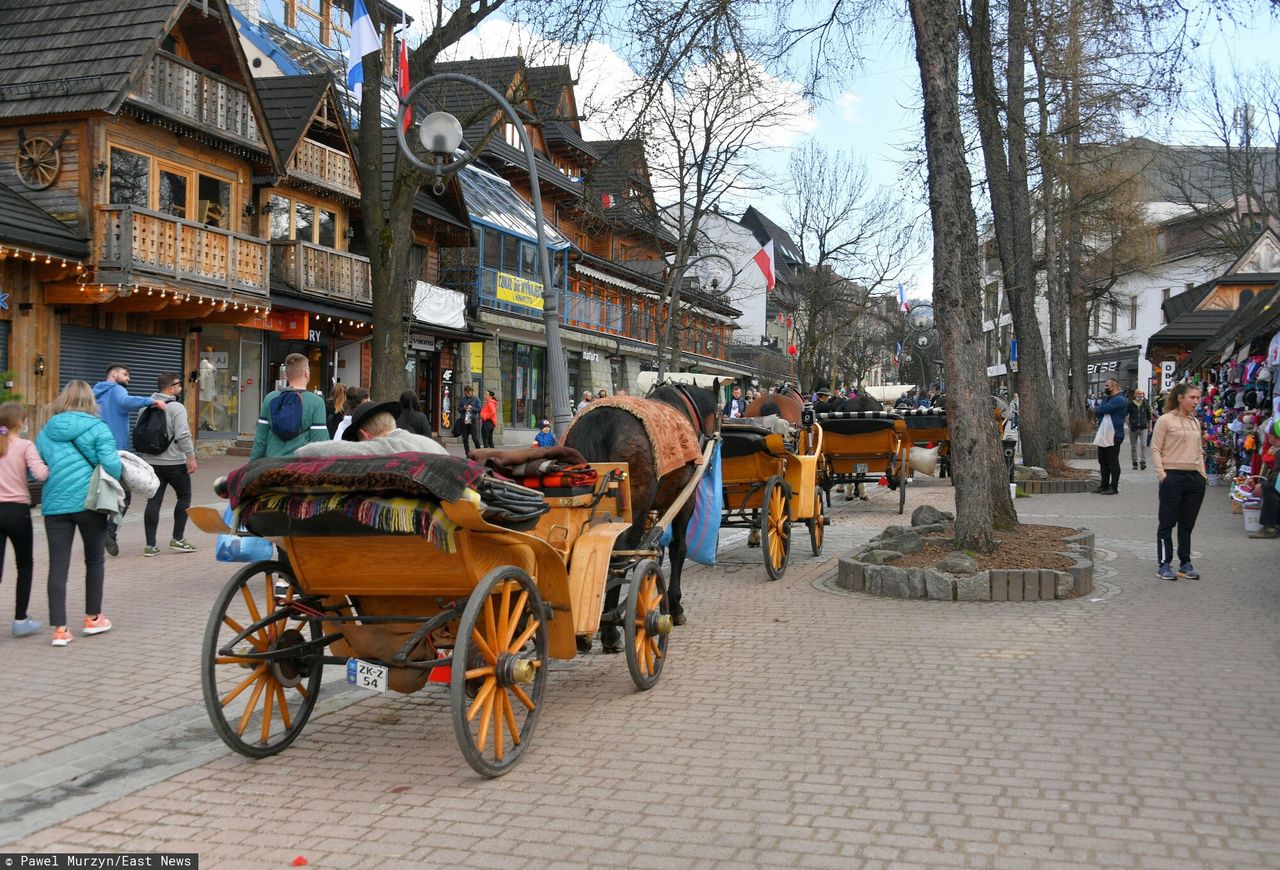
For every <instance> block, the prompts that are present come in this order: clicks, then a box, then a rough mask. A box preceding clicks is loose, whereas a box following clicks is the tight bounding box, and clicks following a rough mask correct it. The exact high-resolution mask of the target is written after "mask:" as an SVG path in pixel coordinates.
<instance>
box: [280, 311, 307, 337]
mask: <svg viewBox="0 0 1280 870" xmlns="http://www.w3.org/2000/svg"><path fill="white" fill-rule="evenodd" d="M271 313H272V314H275V313H276V312H274V311H273V312H271ZM280 314H281V317H283V318H284V329H282V330H280V337H281V338H283V339H289V340H292V341H308V340H309V339H310V332H311V329H310V327H311V315H310V314H308V313H307V312H305V311H284V312H281V313H280Z"/></svg>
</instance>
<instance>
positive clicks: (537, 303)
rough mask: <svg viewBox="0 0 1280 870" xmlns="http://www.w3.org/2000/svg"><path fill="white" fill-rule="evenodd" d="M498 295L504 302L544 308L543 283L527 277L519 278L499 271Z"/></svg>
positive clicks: (539, 308)
mask: <svg viewBox="0 0 1280 870" xmlns="http://www.w3.org/2000/svg"><path fill="white" fill-rule="evenodd" d="M497 296H498V298H499V299H501V300H502V301H503V302H510V303H512V304H513V305H523V306H524V307H525V308H536V309H538V310H539V311H541V310H542V285H541V284H539V283H538V282H537V281H530V280H528V279H527V278H517V277H516V276H515V275H508V274H507V273H506V272H499V273H498V280H497Z"/></svg>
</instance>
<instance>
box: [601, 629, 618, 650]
mask: <svg viewBox="0 0 1280 870" xmlns="http://www.w3.org/2000/svg"><path fill="white" fill-rule="evenodd" d="M600 651H601V652H605V653H608V654H609V655H615V654H617V653H620V652H622V632H620V631H618V629H617V627H615V626H611V625H610V626H605V627H604V628H602V629H600Z"/></svg>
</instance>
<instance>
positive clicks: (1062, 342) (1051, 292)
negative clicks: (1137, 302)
mask: <svg viewBox="0 0 1280 870" xmlns="http://www.w3.org/2000/svg"><path fill="white" fill-rule="evenodd" d="M1031 57H1032V60H1033V61H1034V63H1035V69H1036V91H1037V96H1038V98H1039V107H1040V126H1039V129H1038V130H1037V132H1036V147H1037V150H1038V152H1039V155H1040V178H1041V184H1040V187H1041V212H1042V215H1043V220H1044V285H1045V302H1046V304H1047V306H1048V308H1049V357H1050V359H1049V362H1050V367H1049V377H1050V379H1051V381H1052V383H1053V400H1054V404H1055V405H1056V406H1057V408H1058V419H1059V420H1060V421H1061V422H1062V423H1063V425H1064V426H1069V425H1070V423H1071V414H1070V407H1071V396H1070V393H1069V388H1068V386H1067V380H1068V379H1067V367H1068V365H1069V363H1068V354H1067V330H1068V328H1069V327H1068V325H1067V320H1068V313H1067V308H1068V306H1067V296H1066V293H1065V292H1063V281H1062V270H1061V268H1060V263H1059V262H1058V213H1057V208H1058V170H1057V164H1058V160H1057V157H1058V155H1057V149H1056V148H1055V146H1054V144H1053V142H1052V141H1051V140H1050V134H1049V130H1050V121H1049V93H1048V90H1049V89H1048V86H1047V84H1046V82H1045V71H1044V69H1043V67H1042V66H1041V65H1040V59H1039V57H1038V55H1037V53H1036V52H1035V50H1034V48H1033V49H1032V52H1031ZM1064 434H1066V433H1064ZM1068 437H1069V436H1068Z"/></svg>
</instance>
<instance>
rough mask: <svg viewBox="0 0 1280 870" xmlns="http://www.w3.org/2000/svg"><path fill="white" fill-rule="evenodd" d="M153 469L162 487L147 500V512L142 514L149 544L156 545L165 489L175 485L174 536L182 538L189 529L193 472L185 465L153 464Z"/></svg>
mask: <svg viewBox="0 0 1280 870" xmlns="http://www.w3.org/2000/svg"><path fill="white" fill-rule="evenodd" d="M151 470H152V471H154V472H155V473H156V477H158V478H160V488H159V489H157V490H156V494H155V495H153V496H151V498H149V499H148V500H147V509H146V512H145V513H144V514H143V515H142V524H143V526H144V528H145V529H146V533H147V546H148V547H154V546H155V545H156V529H157V528H158V527H159V525H160V503H161V502H163V501H164V491H165V489H167V488H168V487H170V486H172V487H173V492H174V495H176V496H177V497H178V503H177V504H175V505H174V506H173V537H174V539H175V540H179V541H181V540H182V536H183V534H184V533H185V532H186V530H187V508H189V507H191V473H190V472H189V471H187V466H185V465H153V466H151Z"/></svg>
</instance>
